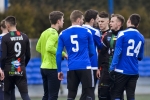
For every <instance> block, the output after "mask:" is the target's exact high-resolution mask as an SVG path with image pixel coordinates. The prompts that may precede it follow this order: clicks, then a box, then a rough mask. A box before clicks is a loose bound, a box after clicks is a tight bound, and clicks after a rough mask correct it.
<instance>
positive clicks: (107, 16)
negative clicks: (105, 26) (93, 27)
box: [99, 11, 109, 19]
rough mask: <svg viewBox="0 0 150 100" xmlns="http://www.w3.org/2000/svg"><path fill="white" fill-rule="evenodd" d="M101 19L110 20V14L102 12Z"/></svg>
mask: <svg viewBox="0 0 150 100" xmlns="http://www.w3.org/2000/svg"><path fill="white" fill-rule="evenodd" d="M99 17H101V18H108V19H109V14H108V13H107V12H105V11H101V12H100V13H99Z"/></svg>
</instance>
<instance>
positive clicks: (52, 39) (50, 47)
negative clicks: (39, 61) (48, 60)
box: [46, 33, 58, 55]
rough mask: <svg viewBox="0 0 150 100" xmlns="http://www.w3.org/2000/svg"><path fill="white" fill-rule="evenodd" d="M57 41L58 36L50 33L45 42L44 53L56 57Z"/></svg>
mask: <svg viewBox="0 0 150 100" xmlns="http://www.w3.org/2000/svg"><path fill="white" fill-rule="evenodd" d="M57 41H58V34H56V33H51V35H50V36H49V38H48V40H47V42H46V51H47V52H49V53H52V54H54V55H56V50H57V48H56V47H55V44H56V42H57Z"/></svg>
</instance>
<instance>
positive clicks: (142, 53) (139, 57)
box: [138, 42, 144, 61]
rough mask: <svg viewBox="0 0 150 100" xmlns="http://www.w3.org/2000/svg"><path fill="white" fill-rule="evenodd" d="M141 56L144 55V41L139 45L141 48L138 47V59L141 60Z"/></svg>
mask: <svg viewBox="0 0 150 100" xmlns="http://www.w3.org/2000/svg"><path fill="white" fill-rule="evenodd" d="M143 56H144V42H143V43H142V45H141V49H140V52H139V54H138V60H139V61H141V60H142V59H143Z"/></svg>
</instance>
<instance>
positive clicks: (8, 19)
mask: <svg viewBox="0 0 150 100" xmlns="http://www.w3.org/2000/svg"><path fill="white" fill-rule="evenodd" d="M5 21H6V22H8V23H9V24H10V26H15V25H16V18H15V17H14V16H8V17H6V18H5Z"/></svg>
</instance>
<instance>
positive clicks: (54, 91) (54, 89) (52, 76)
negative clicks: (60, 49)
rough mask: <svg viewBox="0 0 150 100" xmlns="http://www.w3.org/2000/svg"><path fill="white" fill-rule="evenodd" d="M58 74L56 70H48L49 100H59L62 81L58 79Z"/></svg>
mask: <svg viewBox="0 0 150 100" xmlns="http://www.w3.org/2000/svg"><path fill="white" fill-rule="evenodd" d="M57 75H58V73H57V70H56V69H50V70H49V69H47V79H48V93H49V99H48V100H57V99H58V93H59V88H60V80H58V77H57Z"/></svg>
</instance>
